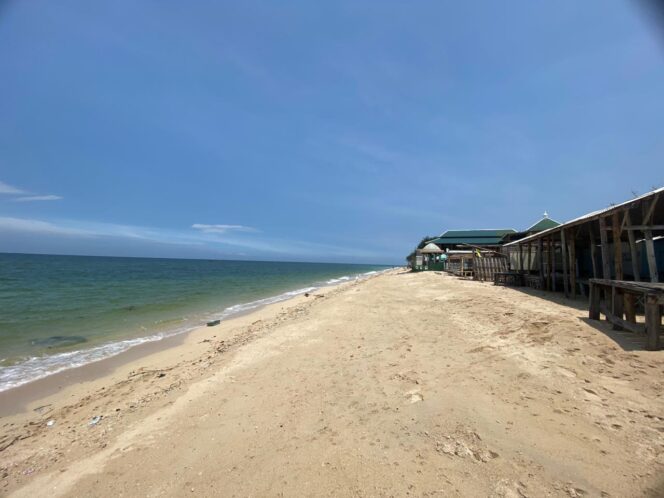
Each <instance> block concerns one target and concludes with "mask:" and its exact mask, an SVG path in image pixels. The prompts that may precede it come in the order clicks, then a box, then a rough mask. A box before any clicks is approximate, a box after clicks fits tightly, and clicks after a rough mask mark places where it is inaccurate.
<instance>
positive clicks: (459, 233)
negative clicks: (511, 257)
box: [438, 228, 516, 239]
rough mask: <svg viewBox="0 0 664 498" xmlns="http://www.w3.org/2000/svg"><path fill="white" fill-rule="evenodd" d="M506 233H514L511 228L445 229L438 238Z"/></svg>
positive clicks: (492, 235)
mask: <svg viewBox="0 0 664 498" xmlns="http://www.w3.org/2000/svg"><path fill="white" fill-rule="evenodd" d="M508 233H516V230H514V229H513V228H498V229H496V228H480V229H477V230H447V231H446V232H445V233H443V234H442V235H441V236H440V237H438V238H439V239H442V238H445V237H502V236H504V235H506V234H508Z"/></svg>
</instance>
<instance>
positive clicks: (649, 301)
mask: <svg viewBox="0 0 664 498" xmlns="http://www.w3.org/2000/svg"><path fill="white" fill-rule="evenodd" d="M661 324H662V309H661V307H660V304H659V302H658V300H657V297H656V296H648V297H647V298H646V334H647V335H648V342H647V345H646V348H647V349H648V350H649V351H657V350H659V348H660V344H659V330H660V327H661Z"/></svg>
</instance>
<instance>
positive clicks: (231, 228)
mask: <svg viewBox="0 0 664 498" xmlns="http://www.w3.org/2000/svg"><path fill="white" fill-rule="evenodd" d="M191 228H194V229H196V230H200V231H201V232H203V233H227V232H257V231H258V230H256V229H255V228H252V227H247V226H244V225H205V224H203V223H194V224H193V225H191Z"/></svg>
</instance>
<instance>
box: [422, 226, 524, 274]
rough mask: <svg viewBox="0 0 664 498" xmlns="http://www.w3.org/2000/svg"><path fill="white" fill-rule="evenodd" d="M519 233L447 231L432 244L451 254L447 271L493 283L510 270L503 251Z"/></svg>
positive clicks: (509, 231)
mask: <svg viewBox="0 0 664 498" xmlns="http://www.w3.org/2000/svg"><path fill="white" fill-rule="evenodd" d="M515 233H517V231H516V230H514V229H513V228H502V229H477V230H447V231H446V232H445V233H443V234H442V235H441V236H440V237H438V238H436V239H433V240H432V241H431V243H433V244H436V245H437V246H438V247H440V248H441V249H443V250H444V251H445V253H446V254H447V265H446V268H445V269H446V270H447V271H449V272H451V273H453V274H454V275H457V276H462V277H473V278H475V279H479V280H489V279H493V274H494V273H495V272H497V271H503V270H506V269H507V262H506V258H505V256H503V254H502V253H501V248H502V244H503V242H504V239H505V237H506V236H508V235H511V234H515Z"/></svg>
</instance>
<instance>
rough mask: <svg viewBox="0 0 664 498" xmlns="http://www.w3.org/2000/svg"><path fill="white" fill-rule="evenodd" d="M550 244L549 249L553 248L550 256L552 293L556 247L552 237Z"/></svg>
mask: <svg viewBox="0 0 664 498" xmlns="http://www.w3.org/2000/svg"><path fill="white" fill-rule="evenodd" d="M551 240H552V244H551V247H552V248H553V251H552V255H551V289H552V290H553V292H556V250H557V247H556V246H557V245H558V244H556V241H555V240H553V237H551Z"/></svg>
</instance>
